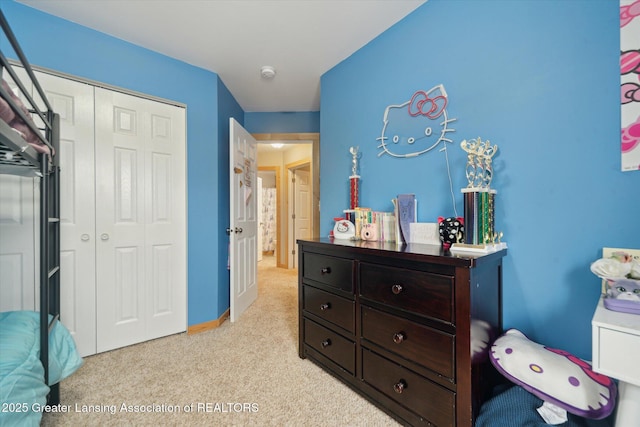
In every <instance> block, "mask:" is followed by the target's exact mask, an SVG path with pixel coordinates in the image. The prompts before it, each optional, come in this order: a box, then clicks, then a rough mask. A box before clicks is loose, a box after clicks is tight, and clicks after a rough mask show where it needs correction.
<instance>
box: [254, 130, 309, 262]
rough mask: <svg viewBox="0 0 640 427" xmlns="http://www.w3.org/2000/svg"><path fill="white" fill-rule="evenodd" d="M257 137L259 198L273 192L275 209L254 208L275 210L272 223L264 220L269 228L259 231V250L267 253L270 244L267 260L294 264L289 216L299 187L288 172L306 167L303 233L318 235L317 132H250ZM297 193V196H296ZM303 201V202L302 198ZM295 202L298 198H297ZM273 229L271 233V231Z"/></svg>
mask: <svg viewBox="0 0 640 427" xmlns="http://www.w3.org/2000/svg"><path fill="white" fill-rule="evenodd" d="M253 137H254V138H255V139H256V140H257V141H258V176H262V177H263V193H262V195H263V200H264V199H265V198H266V200H269V197H271V200H273V199H272V197H273V194H275V199H276V200H275V205H276V207H275V209H273V206H271V207H265V206H262V207H258V209H271V212H272V213H273V212H274V211H275V224H273V223H271V224H265V225H266V226H267V227H270V228H269V229H267V230H265V234H269V233H271V235H270V236H267V235H264V234H263V243H262V248H260V250H263V248H264V249H265V250H264V252H263V260H264V259H265V258H264V257H265V256H271V253H270V250H271V246H270V244H271V245H272V247H273V250H274V253H273V258H266V260H267V261H268V262H275V264H276V266H277V267H280V268H289V269H293V268H296V265H295V264H296V260H295V259H294V258H295V257H296V253H297V247H296V246H297V245H296V244H295V228H294V227H295V226H294V224H295V222H294V221H293V220H294V218H292V215H293V211H292V210H291V209H293V207H294V206H295V204H294V202H295V200H296V195H295V192H296V191H299V190H300V189H299V188H296V186H294V185H293V183H292V182H291V179H292V173H293V171H295V170H297V169H301V172H300V173H302V174H304V171H307V175H308V181H309V182H308V187H307V189H306V190H303V191H306V192H307V194H306V195H304V196H303V198H306V199H308V208H307V210H306V215H307V216H308V217H309V222H308V225H306V227H308V228H309V231H308V232H305V236H304V237H315V236H318V235H319V232H320V224H319V214H320V196H319V195H320V188H319V184H320V178H319V153H320V147H319V134H317V133H292V134H280V133H279V134H253ZM270 180H275V191H273V190H271V192H272V194H271V195H265V190H264V188H270V184H267V185H265V182H267V183H269V182H271V181H270ZM299 196H300V195H299V194H298V198H299ZM305 203H306V202H305ZM298 204H299V206H300V204H301V202H300V201H299V202H298ZM274 229H275V233H273V231H274ZM261 264H262V265H267V263H263V262H262V261H261V262H259V263H258V267H259V269H260V267H261Z"/></svg>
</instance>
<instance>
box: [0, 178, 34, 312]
mask: <svg viewBox="0 0 640 427" xmlns="http://www.w3.org/2000/svg"><path fill="white" fill-rule="evenodd" d="M34 183H36V184H37V183H38V180H37V179H36V180H34V179H33V178H24V177H21V176H15V175H0V311H12V310H35V283H36V282H35V270H34V269H35V262H36V256H35V224H34V199H33V197H34V187H33V186H34Z"/></svg>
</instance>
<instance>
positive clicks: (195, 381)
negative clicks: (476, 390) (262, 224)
mask: <svg viewBox="0 0 640 427" xmlns="http://www.w3.org/2000/svg"><path fill="white" fill-rule="evenodd" d="M258 279H259V280H258V283H259V297H258V300H257V301H256V302H255V303H254V304H253V305H252V306H251V307H250V308H249V309H248V310H247V311H246V312H245V313H244V314H243V316H242V317H241V318H240V320H239V321H238V322H235V323H231V322H229V321H226V322H224V323H223V324H222V325H221V326H220V327H219V328H217V329H214V330H211V331H207V332H203V333H200V334H195V335H187V334H178V335H173V336H170V337H166V338H161V339H157V340H154V341H149V342H145V343H142V344H138V345H135V346H131V347H126V348H123V349H119V350H114V351H111V352H108V353H102V354H98V355H95V356H91V357H87V358H85V364H84V365H83V366H82V367H81V368H80V369H79V370H78V372H76V373H75V374H74V375H72V376H71V377H70V378H68V379H66V380H65V381H63V382H62V384H61V387H60V396H61V408H63V409H64V408H67V409H69V411H70V412H68V413H58V414H44V416H43V425H44V426H61V425H68V426H82V425H96V426H97V425H100V426H105V425H114V426H115V425H117V426H126V425H130V426H157V425H162V426H164V425H203V426H204V425H206V426H395V425H397V423H396V422H395V421H394V420H393V419H391V418H390V417H388V416H387V415H386V414H385V413H383V412H382V411H380V410H378V409H377V408H376V407H374V406H373V405H371V404H370V403H369V402H367V401H366V400H365V399H364V398H362V397H360V396H359V395H358V394H356V393H355V392H353V391H352V390H351V389H349V388H348V387H347V386H345V385H343V384H342V383H340V382H339V381H338V380H336V379H335V378H333V377H332V376H331V375H329V374H327V373H326V372H324V371H322V370H321V369H320V368H318V367H317V366H316V365H314V364H313V363H311V362H310V361H308V360H302V359H300V358H299V357H298V312H297V304H298V295H297V294H298V290H297V289H298V288H297V272H296V271H292V270H289V271H287V270H284V269H278V268H276V267H275V263H274V261H273V257H266V258H265V259H264V261H262V262H261V266H260V268H259V273H258Z"/></svg>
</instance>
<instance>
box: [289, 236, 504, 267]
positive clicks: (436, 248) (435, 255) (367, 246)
mask: <svg viewBox="0 0 640 427" xmlns="http://www.w3.org/2000/svg"><path fill="white" fill-rule="evenodd" d="M298 243H299V244H301V245H306V246H319V247H326V246H332V247H334V249H336V250H339V249H341V248H345V249H353V250H355V251H356V252H359V253H362V254H380V252H381V251H382V252H385V255H388V256H408V257H413V258H416V259H421V260H424V261H431V262H436V263H439V264H448V265H453V266H461V267H465V266H466V267H474V266H475V265H476V264H478V263H482V262H484V261H485V260H486V261H488V260H493V259H496V258H502V257H503V256H505V255H506V253H507V251H506V249H505V250H501V251H498V252H494V253H491V254H452V253H451V252H450V251H445V250H443V249H442V247H441V246H440V245H427V244H419V243H409V244H404V243H403V244H400V245H398V244H396V243H395V242H377V241H366V240H349V239H334V238H320V239H308V240H298Z"/></svg>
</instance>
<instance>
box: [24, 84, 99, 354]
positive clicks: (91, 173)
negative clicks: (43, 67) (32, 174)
mask: <svg viewBox="0 0 640 427" xmlns="http://www.w3.org/2000/svg"><path fill="white" fill-rule="evenodd" d="M36 75H37V78H38V81H39V82H40V85H41V86H42V88H43V89H44V91H45V93H46V94H47V98H48V99H49V103H50V104H51V106H52V107H53V110H54V111H55V112H56V113H58V114H59V115H60V148H59V152H58V159H59V161H60V170H61V173H60V283H61V286H60V318H61V320H62V323H63V324H64V325H65V326H66V327H67V329H69V331H70V332H71V335H72V336H73V337H74V339H75V342H76V346H77V348H78V351H79V352H80V354H81V355H82V356H87V355H91V354H95V353H96V315H95V312H96V289H95V280H96V279H95V274H96V257H95V255H96V254H95V244H96V235H95V202H94V199H95V180H94V178H95V165H94V154H95V153H94V110H93V86H90V85H88V84H84V83H80V82H76V81H73V80H69V79H65V78H62V77H57V76H52V75H50V74H46V73H36Z"/></svg>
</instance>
